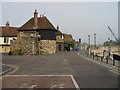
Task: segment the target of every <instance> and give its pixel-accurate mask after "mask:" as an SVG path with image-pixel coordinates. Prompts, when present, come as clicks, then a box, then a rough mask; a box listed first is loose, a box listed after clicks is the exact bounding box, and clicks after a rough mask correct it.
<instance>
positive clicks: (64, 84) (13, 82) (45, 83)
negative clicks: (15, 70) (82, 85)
mask: <svg viewBox="0 0 120 90" xmlns="http://www.w3.org/2000/svg"><path fill="white" fill-rule="evenodd" d="M21 82H22V83H21ZM2 83H3V86H2V87H3V88H9V89H12V88H39V90H44V89H50V90H51V89H55V88H59V89H60V90H63V89H64V90H65V89H66V88H67V89H70V90H80V89H79V87H78V85H77V83H76V82H75V81H74V78H73V76H72V75H20V76H19V75H9V76H7V77H5V78H3V80H2Z"/></svg>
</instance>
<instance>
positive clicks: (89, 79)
mask: <svg viewBox="0 0 120 90" xmlns="http://www.w3.org/2000/svg"><path fill="white" fill-rule="evenodd" d="M2 61H3V63H4V64H10V65H13V66H16V67H19V68H18V69H16V71H15V72H12V73H10V75H73V76H74V78H75V81H76V82H77V84H78V86H79V87H80V88H118V86H120V85H119V83H118V81H119V80H118V79H119V78H118V77H119V74H118V73H116V71H115V70H114V69H112V68H108V67H104V66H103V65H102V64H97V63H95V62H92V61H90V60H88V59H87V58H84V56H82V55H81V54H80V55H78V52H60V53H57V54H51V55H36V56H25V55H23V56H9V55H3V56H2Z"/></svg>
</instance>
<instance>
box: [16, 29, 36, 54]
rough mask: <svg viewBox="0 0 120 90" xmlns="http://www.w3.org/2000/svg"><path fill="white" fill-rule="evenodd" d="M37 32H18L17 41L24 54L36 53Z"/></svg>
mask: <svg viewBox="0 0 120 90" xmlns="http://www.w3.org/2000/svg"><path fill="white" fill-rule="evenodd" d="M36 36H37V33H36V32H35V31H24V32H19V34H18V40H17V43H18V44H19V46H20V49H22V50H23V51H24V53H25V54H31V55H32V54H33V55H34V54H37V50H38V48H37V37H36Z"/></svg>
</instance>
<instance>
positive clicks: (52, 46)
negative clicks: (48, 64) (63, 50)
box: [39, 40, 56, 54]
mask: <svg viewBox="0 0 120 90" xmlns="http://www.w3.org/2000/svg"><path fill="white" fill-rule="evenodd" d="M39 53H40V54H52V53H56V41H55V40H41V41H40V43H39Z"/></svg>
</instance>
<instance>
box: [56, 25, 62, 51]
mask: <svg viewBox="0 0 120 90" xmlns="http://www.w3.org/2000/svg"><path fill="white" fill-rule="evenodd" d="M56 44H57V52H58V51H64V37H63V34H62V32H61V31H60V30H59V26H57V32H56Z"/></svg>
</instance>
